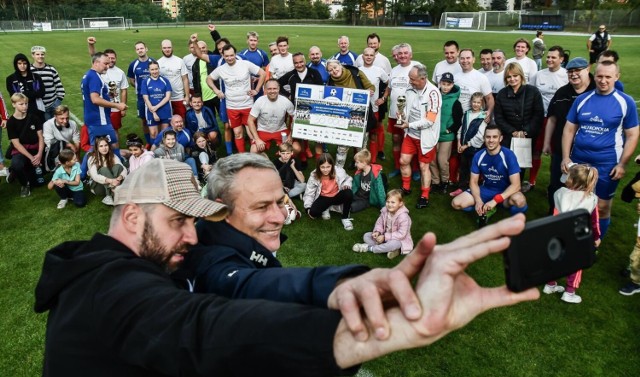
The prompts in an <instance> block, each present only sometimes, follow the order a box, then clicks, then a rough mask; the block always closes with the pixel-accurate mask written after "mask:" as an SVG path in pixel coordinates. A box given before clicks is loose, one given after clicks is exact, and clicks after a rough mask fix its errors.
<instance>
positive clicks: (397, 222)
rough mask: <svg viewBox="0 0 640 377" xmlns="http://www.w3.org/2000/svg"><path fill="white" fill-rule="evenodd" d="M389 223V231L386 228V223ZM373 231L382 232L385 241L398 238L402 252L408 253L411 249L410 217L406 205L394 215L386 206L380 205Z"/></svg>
mask: <svg viewBox="0 0 640 377" xmlns="http://www.w3.org/2000/svg"><path fill="white" fill-rule="evenodd" d="M388 222H390V223H391V231H388V230H387V229H386V224H387V223H388ZM373 231H374V232H378V233H380V234H384V240H385V242H387V241H390V240H398V241H400V244H402V248H401V251H402V254H408V253H410V252H411V250H413V239H411V218H410V217H409V210H408V209H407V207H405V206H403V207H401V208H400V209H399V210H398V211H397V212H396V213H395V215H391V214H389V211H387V207H382V209H381V210H380V217H378V220H377V221H376V225H375V226H374V228H373Z"/></svg>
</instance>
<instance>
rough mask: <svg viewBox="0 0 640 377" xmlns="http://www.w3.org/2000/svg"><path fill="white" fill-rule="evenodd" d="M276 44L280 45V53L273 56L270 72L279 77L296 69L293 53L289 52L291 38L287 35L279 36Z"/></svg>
mask: <svg viewBox="0 0 640 377" xmlns="http://www.w3.org/2000/svg"><path fill="white" fill-rule="evenodd" d="M276 46H278V55H274V56H272V57H271V62H270V63H269V73H270V74H271V78H274V79H276V80H277V79H279V78H280V77H282V76H284V74H285V73H287V72H290V71H292V70H293V69H294V66H293V55H291V53H290V52H289V38H287V37H286V36H283V35H281V36H279V37H278V39H276Z"/></svg>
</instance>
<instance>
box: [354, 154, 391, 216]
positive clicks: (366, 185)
mask: <svg viewBox="0 0 640 377" xmlns="http://www.w3.org/2000/svg"><path fill="white" fill-rule="evenodd" d="M353 159H354V160H355V163H356V169H357V170H356V174H355V175H354V176H353V185H352V186H351V190H352V191H353V203H352V204H351V212H353V213H355V212H360V211H362V210H364V209H366V208H367V207H369V206H373V207H377V208H382V207H384V203H385V192H386V190H385V187H386V183H387V177H386V176H385V175H384V173H383V172H382V166H380V165H378V164H372V163H371V153H370V152H369V151H368V150H366V149H362V150H361V151H360V152H358V153H356V154H355V156H353Z"/></svg>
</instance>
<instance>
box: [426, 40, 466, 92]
mask: <svg viewBox="0 0 640 377" xmlns="http://www.w3.org/2000/svg"><path fill="white" fill-rule="evenodd" d="M443 50H444V60H442V61H440V62H438V64H436V66H435V67H434V68H433V75H432V76H431V81H432V82H435V83H438V82H440V77H441V76H442V74H443V73H445V72H449V73H452V74H453V75H454V76H455V74H456V73H458V72H462V68H461V67H460V64H459V63H458V55H459V53H460V46H458V42H456V41H446V42H445V43H444V47H443Z"/></svg>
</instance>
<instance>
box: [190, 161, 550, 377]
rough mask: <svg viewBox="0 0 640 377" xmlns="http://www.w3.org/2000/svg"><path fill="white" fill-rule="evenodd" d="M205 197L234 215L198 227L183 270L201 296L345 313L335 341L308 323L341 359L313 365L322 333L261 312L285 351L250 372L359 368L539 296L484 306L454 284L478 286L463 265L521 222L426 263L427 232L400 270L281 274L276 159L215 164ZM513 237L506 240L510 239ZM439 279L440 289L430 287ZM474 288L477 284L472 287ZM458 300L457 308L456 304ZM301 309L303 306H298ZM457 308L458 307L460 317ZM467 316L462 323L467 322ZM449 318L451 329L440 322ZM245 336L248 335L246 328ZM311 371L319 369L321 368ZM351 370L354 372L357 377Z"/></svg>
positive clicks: (499, 299) (444, 249) (324, 327)
mask: <svg viewBox="0 0 640 377" xmlns="http://www.w3.org/2000/svg"><path fill="white" fill-rule="evenodd" d="M255 182H260V185H256V184H255ZM208 195H209V198H212V199H213V198H215V200H216V201H218V202H221V203H224V204H226V205H227V208H228V211H229V214H228V216H227V218H226V219H225V220H224V221H220V222H211V221H201V222H199V223H198V224H197V226H196V228H197V231H198V237H199V242H200V246H198V247H196V248H194V249H192V250H191V251H190V252H189V254H187V259H186V261H185V264H186V267H190V268H192V269H195V270H196V273H197V275H196V277H195V290H196V291H197V292H209V293H216V294H219V295H222V296H226V297H229V298H233V299H235V298H243V299H255V298H262V299H267V300H270V301H279V302H282V303H296V304H303V305H309V306H308V307H307V310H309V311H311V313H315V311H316V310H325V308H330V309H338V308H340V309H341V310H342V315H343V316H344V317H343V320H342V321H343V322H341V323H340V324H339V325H338V328H337V331H335V334H334V330H333V327H332V326H335V323H334V322H332V320H330V319H329V320H328V321H329V323H328V324H327V323H320V322H316V323H314V324H308V326H318V329H317V330H318V333H317V334H323V332H327V331H328V332H329V335H331V334H333V352H331V347H330V346H329V349H328V350H324V352H327V351H328V352H329V353H333V354H334V355H336V361H335V362H333V361H332V362H329V363H328V364H326V365H321V366H316V365H315V364H316V362H318V360H316V358H322V357H323V356H322V355H321V354H320V353H318V354H307V355H305V354H306V353H307V352H308V350H309V347H315V348H314V349H313V350H312V351H318V348H319V347H320V346H322V345H318V343H320V342H319V339H318V336H317V335H314V334H308V333H307V329H305V328H304V327H301V323H300V322H297V321H293V322H291V326H290V328H288V329H279V328H278V327H277V326H278V324H279V323H280V320H278V319H274V320H275V324H272V323H271V316H272V315H274V316H277V315H279V314H277V313H275V312H272V311H270V310H267V311H264V310H262V309H260V310H259V313H261V314H263V315H264V317H263V318H262V319H261V320H260V321H259V322H260V325H261V326H262V327H263V329H265V332H264V333H265V334H266V333H271V332H272V330H279V331H281V333H279V334H277V335H274V336H275V337H276V338H277V339H280V341H282V342H284V346H283V349H282V350H281V351H282V352H281V353H280V354H281V355H282V356H281V357H279V358H276V359H274V360H273V361H272V362H271V363H270V365H268V366H265V365H262V366H255V365H254V364H256V363H253V362H252V363H244V364H250V365H243V366H242V368H256V369H257V368H268V369H269V370H277V369H278V368H285V367H286V368H287V369H286V371H289V372H290V373H289V374H288V375H294V374H295V375H297V376H300V375H309V374H312V375H326V374H327V372H326V371H327V370H328V368H332V367H333V365H334V363H337V365H338V366H341V367H346V366H349V365H352V362H353V361H355V360H360V361H361V360H363V359H367V360H368V359H371V358H375V357H377V356H378V355H381V354H384V353H388V352H390V351H392V350H397V349H400V348H407V347H412V346H417V345H418V344H419V343H420V341H417V342H416V339H415V338H414V337H415V336H416V334H415V332H416V331H418V332H419V333H422V330H421V328H422V326H426V325H430V326H435V327H434V328H439V326H440V325H444V328H443V331H442V332H438V333H437V336H438V337H440V336H442V335H444V334H445V333H446V332H449V331H450V330H451V329H452V328H451V325H452V324H454V323H455V328H459V327H461V326H462V325H464V323H466V322H468V321H469V320H470V319H471V318H473V317H474V316H476V315H477V314H479V312H481V311H484V310H486V309H488V308H489V307H495V306H497V305H505V304H506V301H505V300H508V301H509V303H516V302H519V301H522V300H525V299H533V298H535V297H537V295H538V293H537V291H536V290H532V291H528V292H527V293H525V294H513V293H507V291H506V289H505V288H499V291H496V293H495V294H492V295H490V296H485V297H486V298H488V301H486V302H485V301H483V306H484V307H483V308H479V307H478V305H477V301H472V300H478V299H479V298H478V297H479V296H477V295H478V294H480V293H481V292H482V293H483V294H485V293H486V291H484V289H483V288H479V290H480V291H477V290H476V289H474V292H472V293H469V292H466V293H464V294H462V293H461V292H460V291H459V290H453V289H452V288H453V286H452V285H450V284H451V283H453V282H454V281H456V283H455V284H456V285H457V284H463V280H466V281H467V283H472V282H471V281H470V280H469V279H470V278H469V277H468V276H467V275H465V274H464V273H463V269H464V267H463V266H466V265H467V264H468V263H469V262H471V261H472V260H475V259H476V258H481V257H483V256H484V255H487V254H488V253H489V250H488V249H487V247H489V244H490V240H493V241H491V242H495V239H496V237H497V236H499V235H501V234H505V231H506V230H507V228H509V229H511V230H514V231H515V232H519V231H520V230H521V229H522V227H523V226H524V224H523V222H524V217H516V218H512V219H510V220H508V221H506V222H502V223H500V224H496V225H494V226H490V227H487V228H485V229H483V230H481V231H480V232H476V233H473V234H472V235H468V236H465V237H463V238H461V239H458V240H457V241H455V242H456V243H455V245H454V244H451V245H445V246H439V247H438V248H437V250H433V252H434V254H435V255H434V256H433V258H428V259H426V263H425V258H426V257H427V255H426V252H427V250H431V249H432V246H433V244H434V242H435V239H434V238H433V237H434V236H433V235H427V236H426V238H425V239H424V240H423V241H422V242H421V243H420V244H419V245H418V247H417V248H416V250H414V251H413V252H412V253H411V254H410V255H409V256H407V257H406V258H405V259H404V260H403V261H402V262H401V263H400V264H399V265H398V266H396V267H395V268H394V269H374V270H371V271H369V272H365V271H366V268H364V267H362V266H342V267H316V268H282V266H281V264H280V262H279V261H278V260H277V259H276V258H275V257H274V252H275V251H276V250H278V249H279V248H280V245H281V243H282V242H283V241H284V240H286V237H285V236H284V235H282V234H281V233H280V232H281V230H282V226H283V223H284V219H285V210H284V192H283V189H282V182H281V180H280V177H279V175H278V172H277V171H276V170H275V167H274V166H273V165H272V164H271V162H269V161H268V160H267V159H266V158H264V157H262V156H260V155H255V154H237V155H232V156H228V157H226V158H224V159H221V160H218V162H217V163H216V165H215V166H214V168H213V170H212V171H211V173H210V175H209V186H208ZM521 222H522V224H520V223H521ZM487 229H490V231H488V230H487ZM511 230H510V231H509V233H512V231H511ZM496 246H497V245H496ZM504 246H506V245H504ZM471 247H473V249H474V250H475V249H476V248H477V250H479V252H478V253H477V254H476V253H474V255H473V256H472V255H471V254H470V252H471V250H470V249H469V248H471ZM499 247H503V246H499ZM490 248H494V247H493V246H491V247H490ZM441 258H442V259H441ZM461 258H465V261H466V262H464V263H462V260H463V259H461ZM445 265H447V266H451V265H454V266H459V267H456V268H454V270H455V271H451V270H450V269H448V268H447V269H445V268H443V266H445ZM419 270H421V271H419ZM418 273H420V278H419V279H418V284H417V288H416V293H417V297H416V296H415V295H414V293H413V291H412V290H411V288H410V284H409V283H408V279H409V278H411V277H412V276H413V275H415V274H418ZM356 275H358V276H356ZM440 279H442V280H440ZM458 279H463V280H458ZM435 281H439V282H441V283H443V284H441V283H438V284H435V285H431V284H427V282H435ZM472 284H474V285H475V283H472ZM434 295H435V296H434ZM199 296H206V295H199ZM436 296H438V297H436ZM462 296H466V297H464V298H463V297H462ZM391 297H393V298H395V299H396V300H397V302H398V303H399V305H400V308H402V309H398V308H394V309H387V310H386V311H384V310H383V309H382V306H381V302H382V301H381V300H384V301H385V302H386V299H389V298H391ZM427 299H429V300H431V301H429V302H430V304H429V305H430V307H431V308H430V309H431V310H429V313H435V312H438V313H441V312H440V311H439V310H436V307H441V308H442V309H443V310H445V311H446V312H448V313H447V314H442V316H440V315H437V318H436V316H435V315H434V314H421V313H420V312H421V309H420V304H418V303H426V302H427V301H426V300H427ZM414 300H415V301H414ZM467 300H469V301H467ZM270 301H262V302H264V303H269V302H270ZM240 302H245V300H242V301H240ZM454 302H455V303H456V305H453V306H452V304H453V303H454ZM414 305H416V306H414ZM445 305H448V306H447V307H446V308H445ZM285 307H289V306H285ZM294 307H296V306H292V307H291V308H294ZM313 307H315V308H313ZM361 307H362V308H364V313H365V315H366V318H367V321H368V324H367V325H365V324H364V323H363V322H362V318H361V317H360V308H361ZM453 307H455V308H456V311H455V312H453V311H450V309H449V308H453ZM267 308H269V306H267ZM318 308H320V309H318ZM458 309H461V310H460V311H458ZM413 310H416V312H414V311H413ZM283 314H284V315H286V316H287V317H288V318H289V319H290V320H291V318H295V316H293V317H292V316H291V313H283ZM461 317H465V319H464V320H461ZM406 318H414V319H415V318H419V319H416V320H415V321H414V322H410V323H412V326H416V327H414V328H406V327H405V324H406V323H407V320H406ZM444 318H446V319H445V321H446V322H445V323H442V322H440V321H442V320H443V319H444ZM310 319H311V318H310ZM236 322H237V321H236ZM238 325H239V324H238ZM342 326H344V327H342ZM365 326H368V328H367V327H365ZM341 328H342V329H344V330H345V331H347V330H346V328H348V329H349V330H350V332H349V331H347V333H348V334H349V336H354V337H355V339H358V340H360V343H353V342H352V339H351V338H349V337H348V336H344V334H342V333H341V332H340V331H341ZM373 329H375V330H373ZM372 330H373V331H372ZM367 331H370V332H367ZM403 331H408V332H409V334H410V335H407V334H406V333H405V334H403V333H402V332H403ZM243 333H245V334H249V333H251V332H250V331H249V332H244V331H243ZM261 333H262V332H261ZM274 334H275V333H274ZM422 334H429V335H428V336H427V338H429V339H430V341H429V342H426V343H431V342H432V341H434V340H435V339H437V338H436V334H435V333H432V332H431V331H427V332H425V333H422ZM325 335H327V334H325ZM291 337H293V338H296V339H298V340H299V343H300V344H301V345H304V347H302V346H300V347H301V348H300V349H299V350H297V351H295V352H294V353H295V355H293V356H291V355H289V353H288V351H287V345H288V342H289V341H293V340H292V339H290V338H291ZM398 337H399V338H398ZM418 338H419V339H420V340H421V341H426V340H427V339H426V338H424V337H420V336H418ZM374 339H375V340H374ZM383 340H384V341H383ZM240 341H242V339H240ZM234 342H235V341H234ZM371 342H376V343H377V347H380V348H379V349H371V348H370V346H371V345H372V343H371ZM356 344H357V348H358V350H359V351H358V354H359V355H360V356H356V355H354V352H353V351H354V349H352V348H348V347H347V348H342V346H344V345H350V346H351V347H353V346H356ZM423 344H424V343H423ZM323 347H327V345H326V344H325V345H324V346H323ZM234 348H235V347H234ZM276 348H277V347H269V348H267V349H265V350H264V351H266V353H270V351H269V350H274V349H276ZM340 352H342V353H341V354H340ZM304 357H306V358H307V360H308V361H307V362H309V363H311V364H313V366H311V365H305V364H304V363H302V364H301V363H300V359H301V358H304ZM291 358H292V359H291ZM343 359H347V360H346V361H347V362H346V363H345V362H343ZM251 365H254V366H253V367H252V366H251ZM314 368H320V369H318V371H316V370H314ZM311 371H313V372H311ZM264 372H265V370H262V372H261V373H263V374H264ZM294 372H295V373H294ZM348 372H349V373H355V370H350V371H348ZM236 373H237V371H236ZM334 373H335V371H334ZM343 373H344V371H343ZM280 374H283V373H280ZM284 374H286V373H284Z"/></svg>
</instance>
